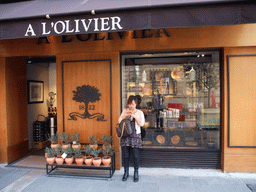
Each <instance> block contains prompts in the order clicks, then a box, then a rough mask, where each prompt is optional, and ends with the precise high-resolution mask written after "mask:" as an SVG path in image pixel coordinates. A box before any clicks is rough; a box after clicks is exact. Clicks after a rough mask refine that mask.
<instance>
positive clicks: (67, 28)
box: [65, 20, 74, 33]
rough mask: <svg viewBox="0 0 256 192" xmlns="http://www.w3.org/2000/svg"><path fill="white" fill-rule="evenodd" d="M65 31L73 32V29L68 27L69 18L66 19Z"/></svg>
mask: <svg viewBox="0 0 256 192" xmlns="http://www.w3.org/2000/svg"><path fill="white" fill-rule="evenodd" d="M65 22H66V33H73V31H74V29H72V30H70V29H69V20H66V21H65Z"/></svg>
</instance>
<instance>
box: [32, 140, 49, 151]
mask: <svg viewBox="0 0 256 192" xmlns="http://www.w3.org/2000/svg"><path fill="white" fill-rule="evenodd" d="M50 143H51V142H50V141H42V142H34V143H33V148H34V149H43V148H44V147H47V146H50Z"/></svg>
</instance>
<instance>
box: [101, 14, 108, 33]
mask: <svg viewBox="0 0 256 192" xmlns="http://www.w3.org/2000/svg"><path fill="white" fill-rule="evenodd" d="M100 20H101V30H102V31H107V30H109V29H110V27H108V28H105V26H108V21H109V17H105V18H100Z"/></svg>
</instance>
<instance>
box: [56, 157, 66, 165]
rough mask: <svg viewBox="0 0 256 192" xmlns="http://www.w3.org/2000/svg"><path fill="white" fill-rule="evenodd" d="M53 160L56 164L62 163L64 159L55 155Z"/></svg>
mask: <svg viewBox="0 0 256 192" xmlns="http://www.w3.org/2000/svg"><path fill="white" fill-rule="evenodd" d="M55 161H56V163H57V164H58V165H62V164H63V163H64V159H63V158H62V157H56V159H55Z"/></svg>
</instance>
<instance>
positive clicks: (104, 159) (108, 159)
mask: <svg viewBox="0 0 256 192" xmlns="http://www.w3.org/2000/svg"><path fill="white" fill-rule="evenodd" d="M102 163H103V165H105V166H109V165H110V163H111V157H109V156H104V157H102Z"/></svg>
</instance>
